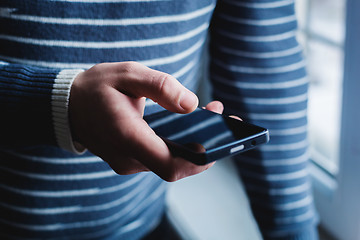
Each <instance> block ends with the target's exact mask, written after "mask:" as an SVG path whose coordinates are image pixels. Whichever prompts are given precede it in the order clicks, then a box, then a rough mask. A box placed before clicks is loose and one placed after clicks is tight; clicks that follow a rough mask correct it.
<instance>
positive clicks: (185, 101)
mask: <svg viewBox="0 0 360 240" xmlns="http://www.w3.org/2000/svg"><path fill="white" fill-rule="evenodd" d="M179 104H180V106H181V108H182V109H183V110H184V112H185V113H190V112H192V111H194V110H195V108H196V107H197V106H198V104H199V99H198V97H197V96H196V95H195V94H194V93H193V92H191V91H185V92H184V93H183V95H182V96H181V98H180V102H179Z"/></svg>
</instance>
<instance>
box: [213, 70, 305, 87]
mask: <svg viewBox="0 0 360 240" xmlns="http://www.w3.org/2000/svg"><path fill="white" fill-rule="evenodd" d="M211 78H212V79H213V80H214V81H215V82H218V83H221V84H225V85H228V86H232V87H238V88H244V89H249V90H252V89H254V90H256V89H257V90H269V89H286V88H294V87H300V86H304V85H307V84H308V83H309V78H307V77H304V78H299V79H294V80H288V81H283V82H237V81H232V80H231V79H226V78H224V77H221V76H218V75H215V74H212V75H211Z"/></svg>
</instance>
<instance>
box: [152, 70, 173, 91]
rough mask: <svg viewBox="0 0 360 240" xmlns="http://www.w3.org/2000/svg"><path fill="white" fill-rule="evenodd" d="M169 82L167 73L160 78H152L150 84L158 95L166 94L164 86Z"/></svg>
mask: <svg viewBox="0 0 360 240" xmlns="http://www.w3.org/2000/svg"><path fill="white" fill-rule="evenodd" d="M170 80H171V76H170V75H169V74H167V73H164V74H161V76H153V78H152V80H151V83H152V84H153V85H154V86H155V88H156V89H157V91H158V92H159V93H164V92H166V86H167V84H168V82H169V81H170Z"/></svg>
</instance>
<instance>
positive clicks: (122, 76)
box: [69, 62, 223, 182]
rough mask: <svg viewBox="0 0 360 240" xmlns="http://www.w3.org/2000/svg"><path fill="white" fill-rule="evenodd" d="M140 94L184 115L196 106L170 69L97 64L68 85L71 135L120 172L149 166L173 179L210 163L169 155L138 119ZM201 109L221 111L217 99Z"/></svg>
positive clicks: (140, 115)
mask: <svg viewBox="0 0 360 240" xmlns="http://www.w3.org/2000/svg"><path fill="white" fill-rule="evenodd" d="M145 98H150V99H152V100H153V101H155V102H157V103H159V104H160V105H161V106H163V107H164V108H166V109H168V110H170V111H173V112H177V113H183V114H186V113H190V112H192V111H194V110H195V108H196V107H197V106H198V98H197V97H196V95H195V94H194V93H192V92H191V91H189V90H188V89H186V88H185V87H184V86H182V85H181V84H180V83H179V82H178V81H177V80H176V79H175V78H174V77H172V76H171V75H169V74H166V73H163V72H160V71H156V70H153V69H150V68H148V67H146V66H144V65H142V64H140V63H137V62H118V63H102V64H98V65H95V66H93V67H92V68H90V69H88V70H86V71H84V72H82V73H80V74H79V75H78V76H77V77H76V78H75V80H74V82H73V85H72V87H71V92H70V100H69V121H70V128H71V131H72V135H73V138H74V139H75V140H76V141H77V142H79V143H81V144H82V145H83V146H84V147H86V148H87V149H88V150H89V151H90V152H92V153H93V154H95V155H97V156H99V157H101V158H102V159H103V160H104V161H106V162H107V163H108V164H109V165H110V167H111V168H112V169H113V170H114V171H115V172H116V173H118V174H121V175H127V174H133V173H138V172H143V171H153V172H154V173H156V174H157V175H158V176H159V177H161V178H162V179H164V180H165V181H170V182H173V181H177V180H179V179H182V178H184V177H187V176H191V175H194V174H198V173H200V172H202V171H204V170H206V169H208V168H209V167H211V166H212V165H213V163H211V164H208V165H204V166H198V165H195V164H193V163H191V162H189V161H186V160H185V159H182V158H179V157H174V156H172V155H171V153H170V151H169V149H168V147H167V146H166V144H165V143H164V141H163V140H162V139H161V138H160V137H158V136H157V135H156V134H155V133H154V131H153V130H152V129H151V128H150V127H149V126H148V125H147V123H146V122H145V121H144V120H143V113H144V108H145ZM206 108H207V109H208V110H211V111H214V112H218V113H221V112H222V111H223V106H222V104H221V103H220V102H217V101H215V102H211V103H209V104H208V105H207V106H206Z"/></svg>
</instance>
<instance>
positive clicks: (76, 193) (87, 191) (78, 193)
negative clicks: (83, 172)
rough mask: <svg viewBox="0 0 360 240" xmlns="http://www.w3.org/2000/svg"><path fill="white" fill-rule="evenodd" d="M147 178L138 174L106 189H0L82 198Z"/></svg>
mask: <svg viewBox="0 0 360 240" xmlns="http://www.w3.org/2000/svg"><path fill="white" fill-rule="evenodd" d="M145 176H149V175H145V174H138V175H136V177H134V178H132V179H130V180H128V181H126V182H124V183H121V184H119V185H116V186H111V187H106V188H97V187H96V188H87V189H77V190H58V191H41V190H28V189H20V188H15V187H10V186H7V185H5V184H0V188H2V189H5V190H8V191H10V192H13V193H17V194H21V195H28V196H32V197H47V198H65V197H80V196H91V195H94V194H97V195H99V194H107V193H113V192H117V191H121V190H123V189H125V188H127V187H130V186H132V185H134V184H136V183H138V182H139V181H141V180H143V178H144V177H145Z"/></svg>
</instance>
